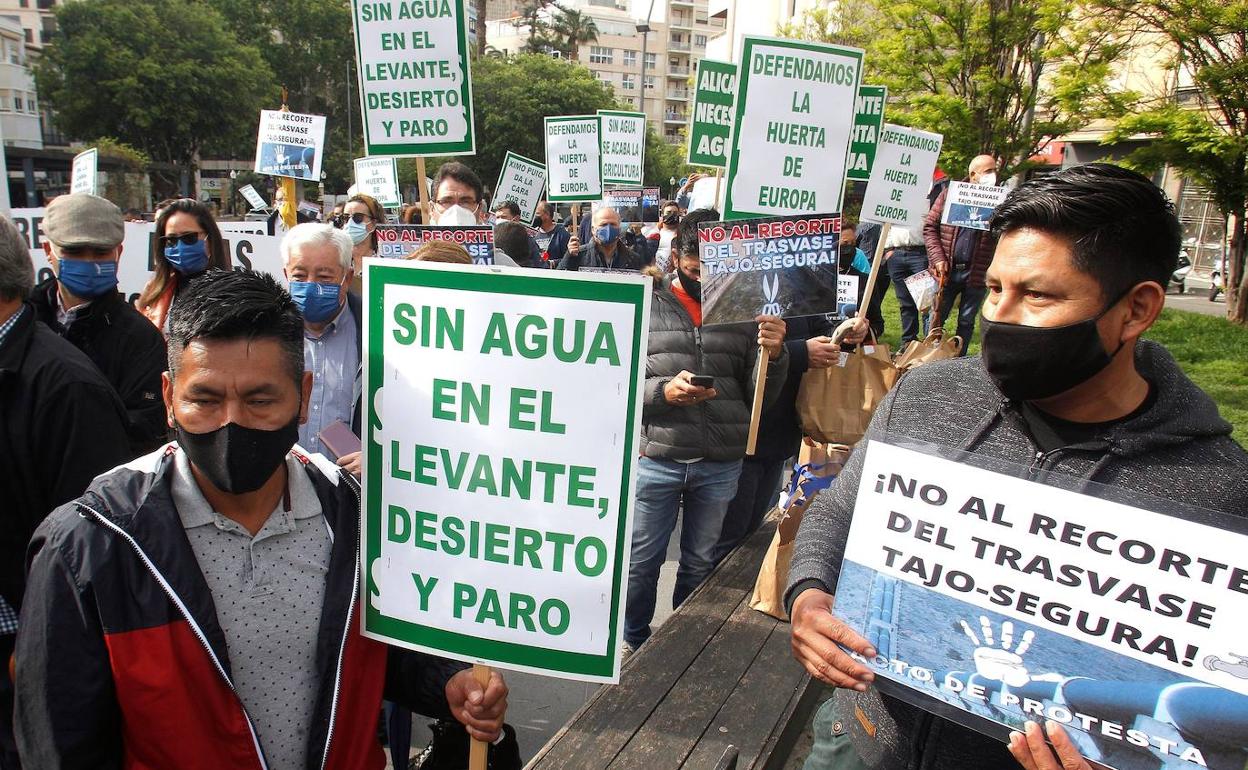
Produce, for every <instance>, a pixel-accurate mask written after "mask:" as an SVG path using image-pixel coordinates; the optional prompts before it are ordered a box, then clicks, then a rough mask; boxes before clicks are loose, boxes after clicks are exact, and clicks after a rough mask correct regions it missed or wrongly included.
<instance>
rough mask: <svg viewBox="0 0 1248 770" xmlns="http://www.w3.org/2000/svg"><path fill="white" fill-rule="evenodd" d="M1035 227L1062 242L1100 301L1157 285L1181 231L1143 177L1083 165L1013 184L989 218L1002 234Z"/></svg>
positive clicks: (1169, 269) (1172, 265) (1168, 269)
mask: <svg viewBox="0 0 1248 770" xmlns="http://www.w3.org/2000/svg"><path fill="white" fill-rule="evenodd" d="M1024 227H1031V228H1035V229H1036V230H1041V231H1043V232H1046V233H1050V234H1053V235H1057V236H1060V237H1063V238H1066V239H1068V240H1069V241H1070V244H1071V252H1072V257H1073V262H1074V265H1075V268H1076V269H1078V270H1079V271H1081V272H1084V273H1087V274H1088V275H1090V276H1092V277H1093V278H1095V279H1096V282H1097V283H1098V284H1100V287H1101V294H1102V295H1103V296H1104V298H1105V300H1106V301H1113V300H1114V299H1115V298H1121V297H1122V295H1124V294H1125V293H1126V292H1127V291H1129V290H1130V289H1131V287H1133V286H1135V285H1136V284H1139V283H1142V282H1145V281H1154V282H1156V283H1158V284H1160V285H1161V286H1163V287H1164V286H1165V285H1166V283H1167V281H1168V280H1169V278H1170V274H1171V273H1173V272H1174V271H1175V269H1176V268H1177V266H1178V261H1179V248H1180V246H1181V245H1182V238H1183V233H1182V229H1181V228H1180V226H1179V220H1178V218H1177V217H1176V216H1175V214H1174V204H1173V203H1171V202H1170V199H1169V198H1167V197H1166V194H1165V193H1163V192H1162V191H1161V189H1160V188H1158V187H1157V185H1155V184H1153V183H1152V181H1151V180H1149V179H1148V177H1146V176H1143V175H1142V174H1138V173H1136V172H1134V171H1131V170H1130V169H1126V168H1123V167H1122V166H1115V165H1112V164H1109V163H1088V164H1086V165H1082V166H1074V167H1072V168H1068V169H1066V170H1064V171H1059V172H1058V173H1056V174H1050V175H1047V176H1042V177H1038V178H1036V179H1032V180H1030V181H1027V182H1024V183H1023V184H1021V185H1019V186H1018V188H1017V189H1015V190H1014V191H1013V192H1011V193H1010V194H1009V196H1007V197H1006V199H1005V201H1004V202H1003V203H1002V204H1001V205H1000V206H998V207H997V209H996V211H995V212H993V215H992V229H993V232H995V233H997V234H998V235H1005V234H1007V233H1011V232H1013V231H1015V230H1018V229H1020V228H1024Z"/></svg>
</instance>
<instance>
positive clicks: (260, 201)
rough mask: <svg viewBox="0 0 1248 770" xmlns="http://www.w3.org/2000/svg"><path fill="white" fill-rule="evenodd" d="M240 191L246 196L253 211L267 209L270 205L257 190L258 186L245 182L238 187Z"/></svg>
mask: <svg viewBox="0 0 1248 770" xmlns="http://www.w3.org/2000/svg"><path fill="white" fill-rule="evenodd" d="M238 191H239V192H240V193H242V194H243V197H244V198H246V199H247V204H248V205H250V206H251V208H252V210H253V211H254V210H255V209H267V208H268V207H269V204H267V203H265V202H264V198H263V197H262V196H261V195H260V193H258V192H256V188H254V187H252V186H251V185H249V184H245V185H243V186H242V187H240V188H238Z"/></svg>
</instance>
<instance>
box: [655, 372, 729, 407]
mask: <svg viewBox="0 0 1248 770" xmlns="http://www.w3.org/2000/svg"><path fill="white" fill-rule="evenodd" d="M691 377H693V372H689V371H682V372H681V373H680V374H678V375H676V376H675V377H673V378H672V379H670V380H668V381H667V384H666V385H664V386H663V398H664V399H666V400H667V403H669V404H671V405H672V406H693V405H694V404H700V403H702V402H703V401H707V400H709V399H712V398H715V397H716V396H718V395H719V394H718V393H716V392H715V389H714V388H700V387H698V386H697V385H694V384H693V382H692V381H691V380H690V378H691Z"/></svg>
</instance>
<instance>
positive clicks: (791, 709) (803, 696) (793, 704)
mask: <svg viewBox="0 0 1248 770" xmlns="http://www.w3.org/2000/svg"><path fill="white" fill-rule="evenodd" d="M803 670H804V669H803ZM823 691H824V684H823V683H822V682H820V681H819V680H818V679H815V678H814V677H811V676H809V675H807V676H806V677H804V678H803V679H802V681H801V684H800V685H799V687H798V689H797V691H796V692H795V693H794V694H793V697H792V698H790V699H789V705H788V706H787V707H785V709H784V713H782V714H781V715H780V718H779V719H777V720H776V730H774V731H773V732H772V734H771V737H770V738H769V739H768V740H767V743H766V744H765V745H764V746H763V750H762V752H761V753H760V754H759V759H758V761H757V762H756V763H755V767H756V768H757V769H758V770H782V768H783V767H784V766H785V764H786V763H787V762H788V759H789V751H790V750H791V749H792V748H793V744H795V743H797V737H798V736H799V735H801V734H802V731H803V730H805V729H806V722H807V721H808V720H809V719H810V715H811V712H813V711H814V710H815V706H816V705H817V704H818V703H819V697H820V695H821V694H823Z"/></svg>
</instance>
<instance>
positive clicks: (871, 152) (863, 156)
mask: <svg viewBox="0 0 1248 770" xmlns="http://www.w3.org/2000/svg"><path fill="white" fill-rule="evenodd" d="M887 101H888V87H887V86H860V87H859V88H858V98H857V99H856V100H854V136H853V139H852V140H851V141H850V143H849V169H848V170H847V171H846V173H845V176H846V178H848V179H855V180H858V181H860V182H865V181H866V180H868V179H870V178H871V165H872V163H873V162H874V161H875V145H876V143H877V142H878V141H879V140H880V129H882V128H883V127H884V104H885V103H886V102H887Z"/></svg>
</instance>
